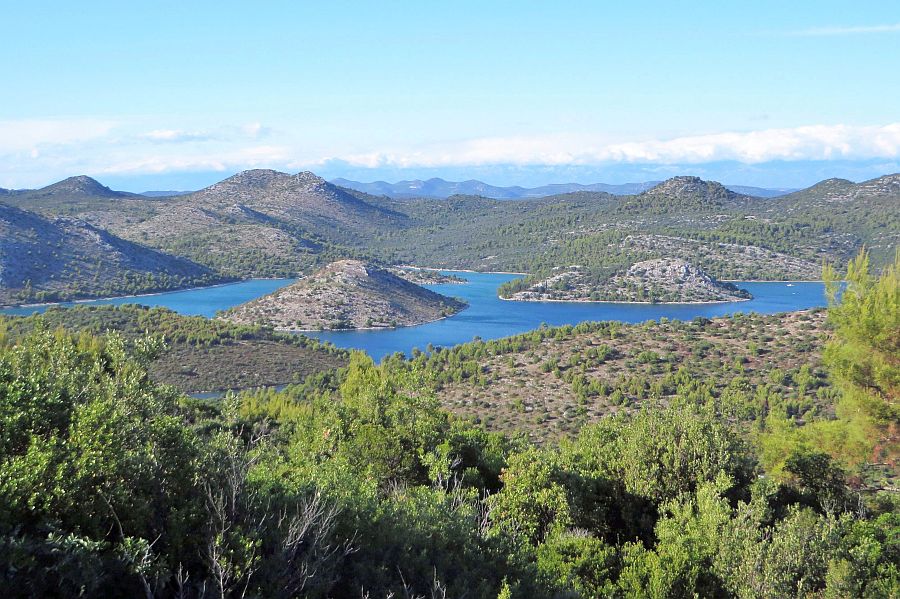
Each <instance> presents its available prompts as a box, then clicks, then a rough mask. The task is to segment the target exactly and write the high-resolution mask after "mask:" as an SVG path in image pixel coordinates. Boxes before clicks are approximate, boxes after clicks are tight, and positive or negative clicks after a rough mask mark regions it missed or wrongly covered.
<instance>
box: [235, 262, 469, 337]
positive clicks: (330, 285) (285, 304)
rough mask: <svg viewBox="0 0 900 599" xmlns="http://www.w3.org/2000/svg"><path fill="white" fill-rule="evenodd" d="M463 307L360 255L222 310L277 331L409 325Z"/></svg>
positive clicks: (249, 322) (446, 314)
mask: <svg viewBox="0 0 900 599" xmlns="http://www.w3.org/2000/svg"><path fill="white" fill-rule="evenodd" d="M464 307H465V304H464V303H463V302H461V301H459V300H456V299H453V298H450V297H447V296H444V295H440V294H438V293H435V292H433V291H430V290H428V289H425V288H423V287H419V286H418V285H415V284H414V283H410V282H409V281H406V280H404V279H401V278H400V277H398V276H396V275H394V274H391V273H390V272H388V271H386V270H383V269H381V268H377V267H375V266H372V265H371V264H367V263H365V262H361V261H359V260H340V261H338V262H334V263H332V264H329V265H328V266H326V267H325V268H323V269H321V270H319V271H318V272H316V273H314V274H312V275H310V276H308V277H305V278H303V279H301V280H299V281H297V282H296V283H294V284H292V285H289V286H287V287H284V288H282V289H279V290H278V291H276V292H274V293H272V294H269V295H266V296H264V297H261V298H258V299H255V300H253V301H251V302H247V303H245V304H242V305H240V306H237V307H235V308H232V309H231V310H229V311H227V312H226V313H224V314H223V318H225V319H227V320H230V321H232V322H237V323H245V324H256V323H265V324H269V325H272V326H274V327H275V328H276V329H280V330H315V329H358V328H381V327H394V326H409V325H415V324H422V323H424V322H429V321H432V320H437V319H439V318H442V317H444V316H448V315H450V314H454V313H456V312H458V311H460V310H462V309H463V308H464Z"/></svg>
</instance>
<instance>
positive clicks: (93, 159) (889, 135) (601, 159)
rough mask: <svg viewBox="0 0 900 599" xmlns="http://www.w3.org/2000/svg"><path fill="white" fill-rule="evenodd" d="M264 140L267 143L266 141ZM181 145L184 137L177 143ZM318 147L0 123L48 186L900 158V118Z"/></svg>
mask: <svg viewBox="0 0 900 599" xmlns="http://www.w3.org/2000/svg"><path fill="white" fill-rule="evenodd" d="M263 137H264V138H265V139H266V141H267V142H268V143H261V142H260V140H261V139H262V138H263ZM176 142H182V143H176ZM329 143H331V144H333V146H332V147H331V148H330V149H328V150H322V149H317V148H316V147H315V146H311V145H309V144H307V143H306V142H305V140H304V139H302V138H301V133H300V132H296V133H294V134H288V133H287V132H286V131H283V130H281V129H279V130H278V131H277V132H275V133H273V132H271V131H269V130H267V129H266V127H264V126H262V125H261V124H259V123H249V124H245V125H223V126H217V127H209V128H201V127H197V128H190V127H185V128H175V127H151V126H146V123H140V122H138V123H135V122H115V121H111V120H103V119H74V120H72V119H56V120H54V119H47V120H27V121H0V187H26V186H38V185H46V184H47V183H50V182H52V181H54V180H58V179H61V178H63V177H66V176H69V175H72V174H81V173H86V174H94V175H102V174H122V175H125V174H128V175H130V174H135V175H137V174H149V173H167V172H190V171H229V170H241V169H245V168H257V167H264V168H277V169H280V170H290V171H296V170H304V169H312V170H316V168H321V167H325V166H326V165H327V164H336V163H345V164H348V165H350V166H355V167H364V168H379V167H387V168H401V169H402V168H420V167H421V168H429V167H436V168H449V167H477V166H495V165H510V166H603V165H615V164H620V165H629V164H635V165H646V166H647V167H648V168H650V167H658V166H666V165H700V164H703V163H710V162H719V161H732V162H738V163H743V164H760V163H765V162H770V161H774V160H779V161H818V160H850V161H854V160H884V161H887V162H896V161H897V160H898V159H900V123H892V124H887V125H876V126H857V125H811V126H804V127H794V128H778V129H776V128H770V129H759V130H755V131H731V132H727V131H726V132H720V133H711V134H702V135H686V136H681V137H676V138H670V139H634V140H629V139H619V140H609V139H603V138H601V137H600V136H599V135H593V134H589V133H586V132H585V133H559V134H555V135H533V136H528V135H519V136H508V137H484V138H473V139H468V140H458V141H447V142H439V143H431V144H420V145H415V144H410V145H402V146H401V145H398V146H395V147H388V148H384V147H378V148H371V149H366V148H365V147H364V146H362V147H361V145H360V142H359V140H358V139H355V138H353V139H343V140H339V139H333V140H329Z"/></svg>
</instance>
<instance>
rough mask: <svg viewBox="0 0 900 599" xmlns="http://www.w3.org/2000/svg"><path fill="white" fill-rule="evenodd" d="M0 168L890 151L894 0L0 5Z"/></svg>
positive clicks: (561, 175) (610, 167)
mask: <svg viewBox="0 0 900 599" xmlns="http://www.w3.org/2000/svg"><path fill="white" fill-rule="evenodd" d="M0 10H2V12H0V14H2V23H3V27H2V31H3V35H2V36H0V64H3V70H2V77H3V80H4V83H5V85H4V88H5V89H4V93H2V94H0V186H3V187H27V186H38V185H44V184H47V183H49V182H52V181H53V180H56V179H59V178H62V177H65V176H68V175H73V174H82V173H84V174H89V175H92V176H95V177H97V178H98V179H100V180H101V181H103V182H105V183H108V184H113V185H114V186H116V187H118V188H122V189H130V190H140V189H185V188H194V187H199V186H202V185H205V184H208V183H211V182H213V181H215V180H218V179H221V178H223V177H224V176H227V175H229V174H231V173H233V172H235V171H237V170H241V169H244V168H258V167H267V168H277V169H280V170H287V171H292V172H293V171H298V170H307V169H308V170H313V171H315V172H317V173H320V174H322V175H324V176H327V177H330V178H331V177H338V176H345V177H349V178H357V179H362V180H374V179H388V180H397V179H401V178H416V177H430V176H443V177H445V178H451V179H463V178H470V177H471V178H480V179H483V180H486V181H488V182H490V183H495V184H523V185H537V184H542V183H549V182H562V181H580V182H585V183H587V182H598V181H603V182H610V183H619V182H625V181H637V180H651V179H658V178H665V176H670V175H671V174H682V173H695V174H701V175H703V176H707V177H709V178H714V179H718V180H723V181H725V182H727V183H732V184H754V185H763V186H772V187H776V186H800V185H806V184H810V183H812V182H814V181H816V180H819V179H821V178H823V175H824V176H845V177H848V178H852V179H857V180H859V179H865V178H869V177H874V176H878V175H881V174H885V173H888V172H895V171H898V170H900V102H898V100H897V99H898V98H900V68H898V66H900V4H898V3H896V2H893V1H890V2H888V1H885V2H860V1H856V2H827V1H817V2H784V1H783V0H781V1H779V2H765V1H757V2H752V3H749V2H748V3H729V2H693V3H675V2H610V3H606V2H555V3H550V2H546V1H542V2H538V1H535V2H527V1H521V0H520V1H516V2H512V1H504V0H497V1H493V2H485V1H483V0H482V1H481V2H468V1H455V2H443V3H437V2H421V1H419V2H391V1H382V2H374V1H373V2H349V1H340V0H335V1H333V2H299V1H295V2H267V1H259V2H252V3H251V2H246V1H244V2H227V1H218V2H201V1H191V2H184V1H181V2H166V1H154V2H143V3H125V2H102V1H94V2H84V3H76V2H40V1H36V2H16V3H13V2H8V3H5V4H4V5H3V6H2V8H0Z"/></svg>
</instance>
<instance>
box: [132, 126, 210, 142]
mask: <svg viewBox="0 0 900 599" xmlns="http://www.w3.org/2000/svg"><path fill="white" fill-rule="evenodd" d="M141 137H142V138H144V139H148V140H150V141H156V142H171V143H183V142H189V141H207V140H209V139H212V136H211V135H210V134H208V133H202V132H199V131H196V132H190V131H182V130H180V129H154V130H153V131H148V132H147V133H144V134H142V135H141Z"/></svg>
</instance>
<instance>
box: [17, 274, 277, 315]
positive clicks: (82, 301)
mask: <svg viewBox="0 0 900 599" xmlns="http://www.w3.org/2000/svg"><path fill="white" fill-rule="evenodd" d="M289 280H291V277H271V278H265V277H262V278H252V279H236V280H234V281H228V282H226V283H215V284H213V285H200V286H197V287H182V288H180V289H170V290H168V291H154V292H152V293H138V294H135V295H111V296H107V297H85V298H81V299H77V300H63V301H61V302H39V303H35V304H12V305H8V306H0V310H7V309H10V310H12V309H16V308H43V307H45V306H48V307H52V306H62V305H63V304H87V303H90V302H108V301H112V300H120V299H132V298H139V297H156V296H158V295H166V294H168V293H181V292H183V291H199V290H200V289H215V288H217V287H226V286H228V285H237V284H238V283H247V282H249V281H289Z"/></svg>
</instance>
